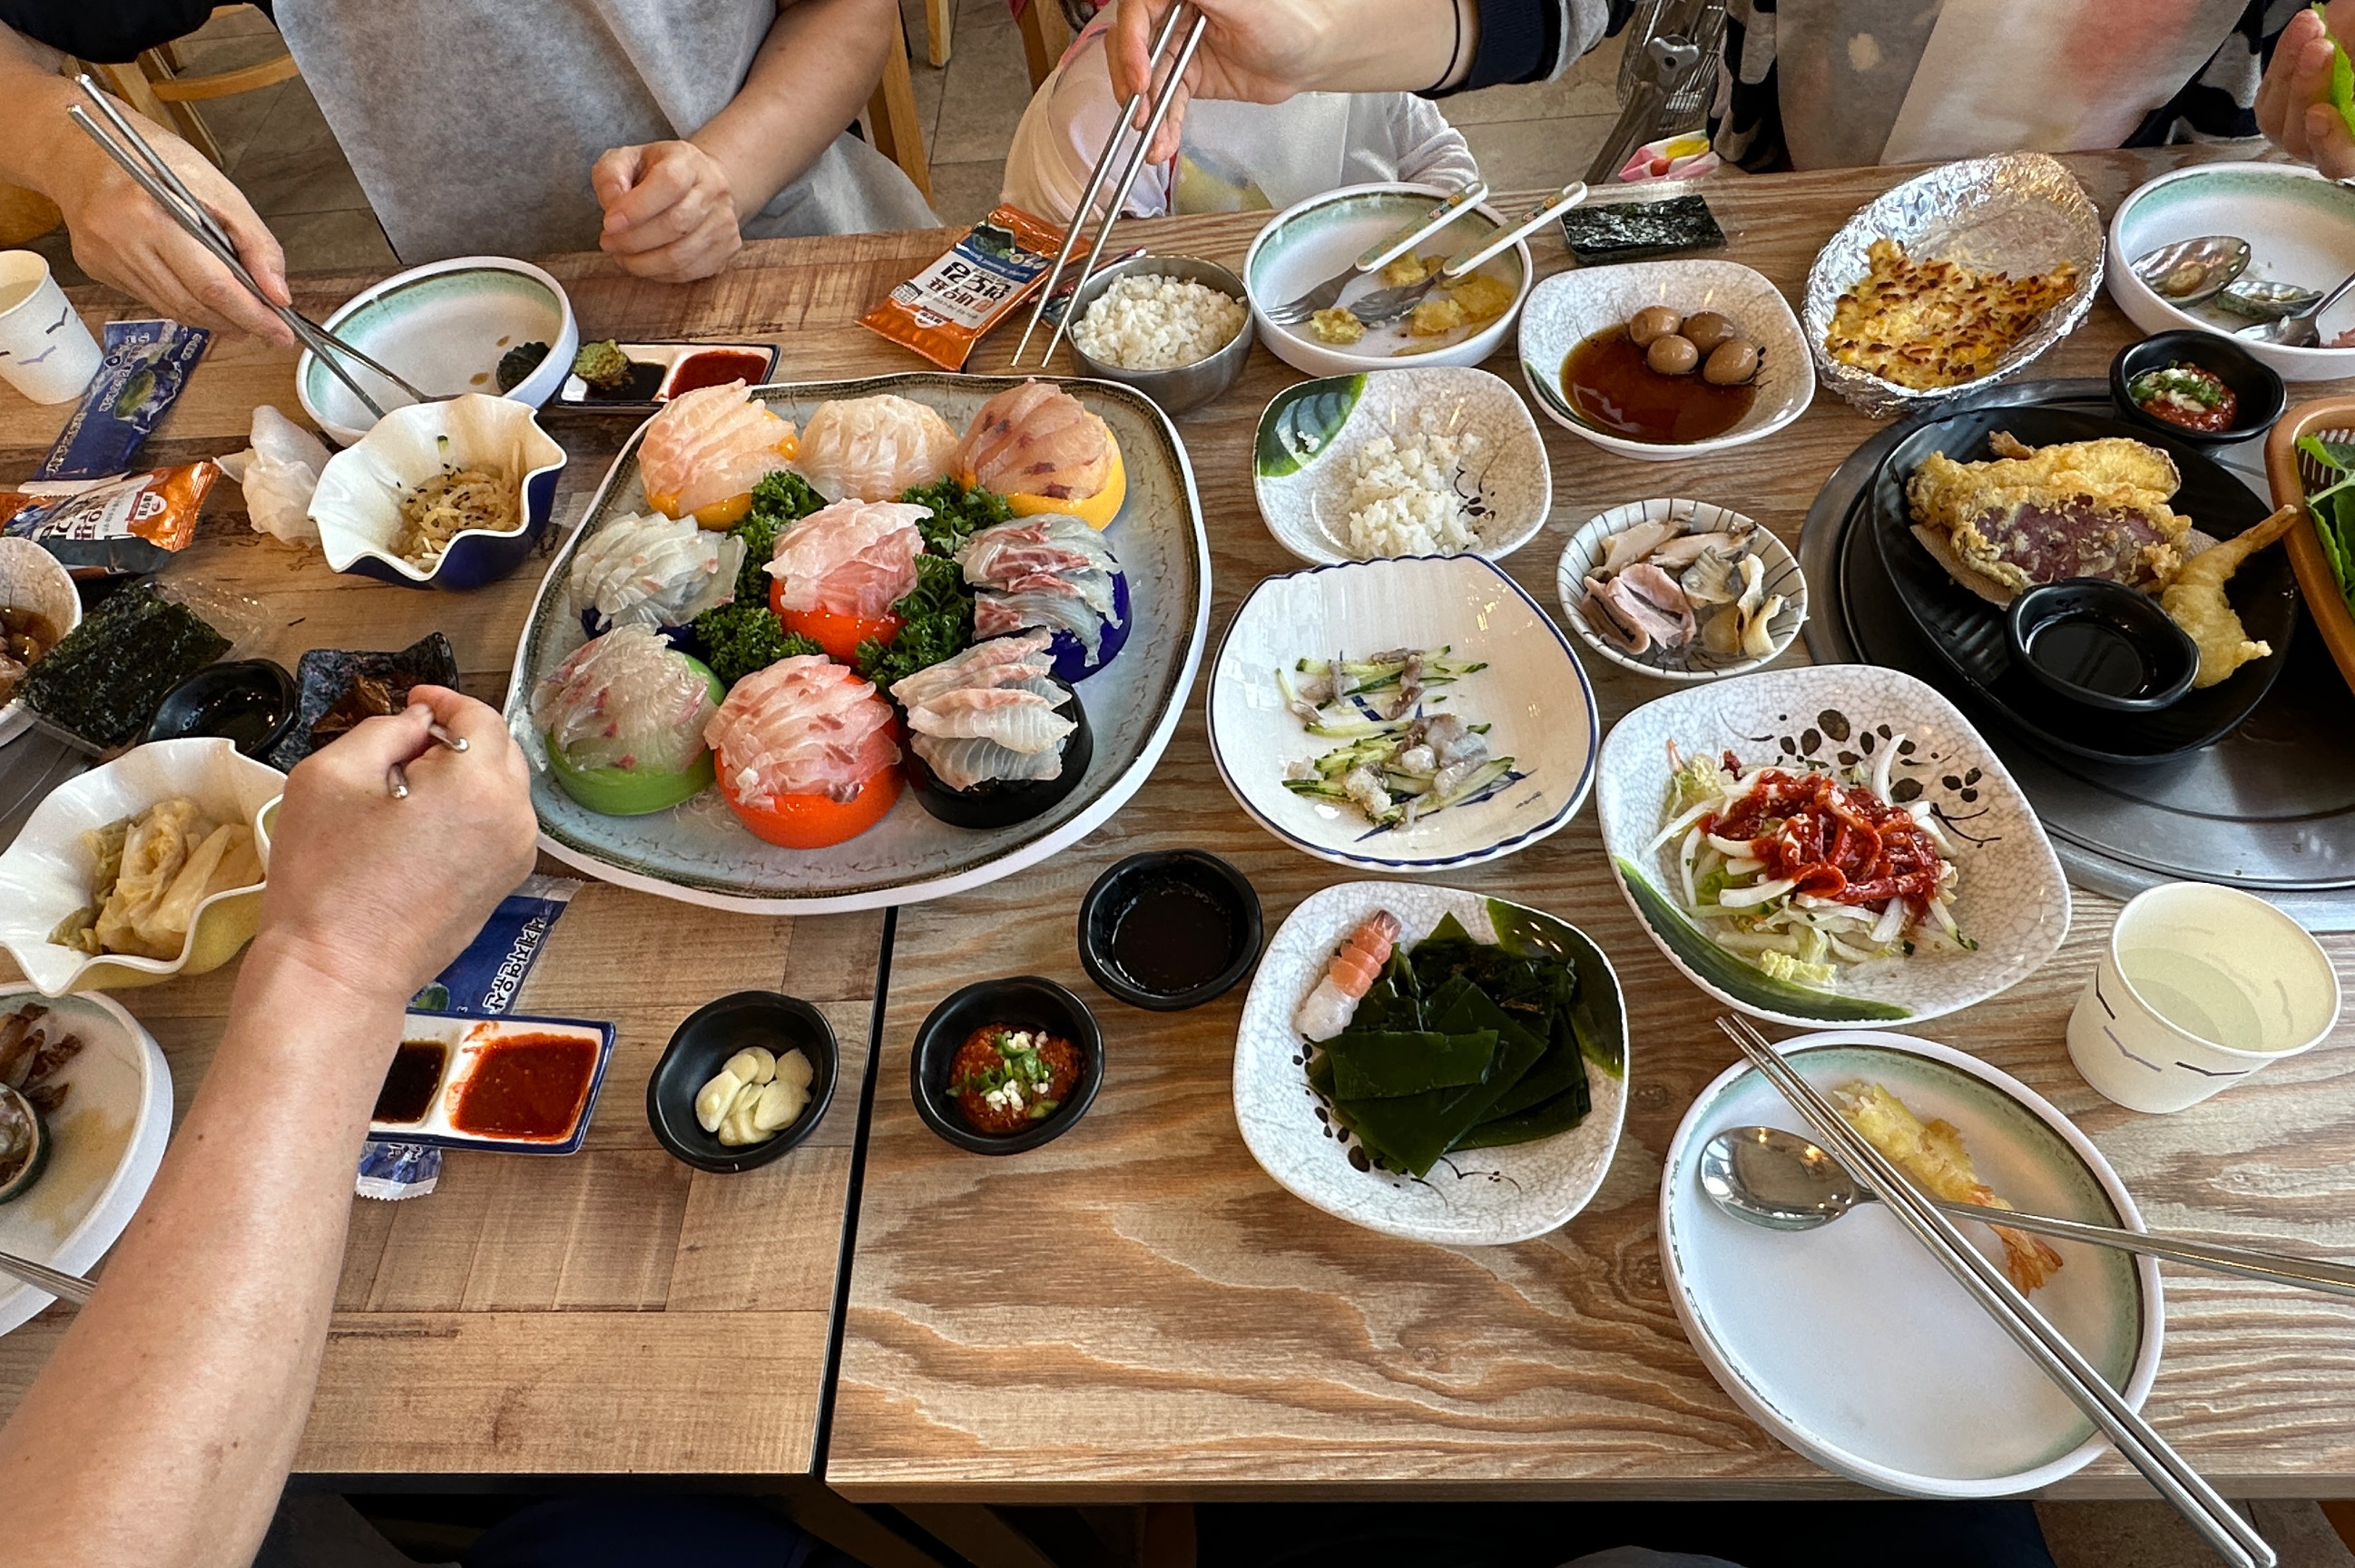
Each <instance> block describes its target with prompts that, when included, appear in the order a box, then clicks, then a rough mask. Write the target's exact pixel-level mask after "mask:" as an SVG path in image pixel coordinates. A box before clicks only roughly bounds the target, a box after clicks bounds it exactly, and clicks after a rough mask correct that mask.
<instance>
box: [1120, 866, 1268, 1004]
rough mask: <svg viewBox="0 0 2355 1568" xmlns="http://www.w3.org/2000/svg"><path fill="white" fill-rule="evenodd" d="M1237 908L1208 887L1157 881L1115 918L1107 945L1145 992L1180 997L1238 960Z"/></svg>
mask: <svg viewBox="0 0 2355 1568" xmlns="http://www.w3.org/2000/svg"><path fill="white" fill-rule="evenodd" d="M1235 925H1236V922H1235V912H1234V911H1233V910H1232V909H1231V908H1230V907H1228V905H1227V904H1226V903H1225V901H1222V900H1220V899H1219V898H1218V897H1216V896H1215V895H1213V894H1212V893H1211V892H1210V891H1209V889H1207V888H1204V887H1201V886H1199V885H1198V884H1196V883H1194V882H1191V881H1182V880H1178V879H1177V878H1175V877H1164V878H1160V879H1157V880H1154V881H1152V882H1150V883H1148V884H1146V887H1145V889H1144V890H1143V891H1140V892H1139V893H1138V894H1137V895H1136V897H1135V899H1133V900H1131V901H1129V903H1128V906H1127V907H1126V908H1124V909H1123V910H1122V911H1121V912H1119V913H1118V914H1116V915H1114V917H1113V926H1112V940H1111V941H1110V942H1109V943H1107V944H1105V945H1106V949H1107V951H1108V952H1109V953H1110V955H1111V957H1112V964H1113V967H1114V969H1116V970H1118V971H1119V972H1120V976H1121V978H1123V979H1124V980H1126V981H1127V982H1128V983H1129V984H1130V985H1132V986H1135V987H1136V988H1137V989H1138V990H1140V991H1152V992H1155V993H1156V994H1158V995H1161V996H1165V997H1174V996H1177V995H1179V994H1181V993H1183V992H1186V991H1190V990H1192V989H1194V987H1197V986H1205V985H1208V984H1209V983H1210V982H1211V981H1212V980H1215V979H1217V978H1218V977H1219V976H1220V973H1221V972H1222V971H1224V970H1225V968H1226V967H1227V965H1229V964H1231V963H1232V962H1233V961H1234V956H1235V946H1236V940H1237V938H1236V930H1235Z"/></svg>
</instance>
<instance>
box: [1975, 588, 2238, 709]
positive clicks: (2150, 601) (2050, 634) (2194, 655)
mask: <svg viewBox="0 0 2355 1568" xmlns="http://www.w3.org/2000/svg"><path fill="white" fill-rule="evenodd" d="M2003 630H2004V642H2005V644H2006V645H2007V646H2008V647H2009V650H2010V653H2011V656H2012V659H2013V660H2014V662H2016V663H2017V664H2018V665H2019V667H2021V668H2022V669H2024V670H2026V671H2027V672H2028V673H2029V674H2030V676H2032V677H2035V678H2036V679H2037V680H2038V681H2040V682H2041V683H2042V684H2043V685H2044V686H2046V687H2049V688H2051V689H2052V690H2054V691H2057V692H2059V693H2060V694H2061V695H2062V696H2063V697H2066V698H2069V699H2073V700H2074V701H2077V702H2083V703H2090V704H2091V705H2093V706H2094V707H2095V708H2105V709H2110V710H2111V711H2112V712H2115V713H2155V712H2157V711H2158V709H2162V708H2165V707H2166V706H2168V705H2169V703H2171V702H2174V701H2176V700H2177V699H2179V698H2181V697H2182V695H2183V694H2184V693H2185V692H2187V691H2189V690H2190V689H2191V678H2192V677H2194V676H2196V675H2198V674H2199V673H2200V645H2198V644H2197V643H2195V642H2193V641H2192V640H2191V636H2190V633H2188V632H2186V631H2185V630H2184V629H2183V628H2182V627H2180V626H2179V625H2177V624H2175V623H2174V622H2173V621H2172V620H2169V618H2168V613H2167V612H2166V611H2165V610H2163V609H2161V608H2159V603H2158V600H2156V599H2154V598H2152V597H2151V596H2150V595H2149V594H2147V593H2144V592H2138V591H2137V590H2135V589H2132V588H2128V587H2127V586H2126V584H2124V583H2122V582H2112V581H2109V580H2107V579H2106V578H2100V577H2071V578H2066V579H2064V580H2062V581H2059V582H2048V583H2045V584H2043V585H2042V586H2041V587H2037V588H2031V589H2030V590H2029V591H2028V592H2025V593H2023V594H2021V595H2020V596H2019V598H2017V599H2015V600H2013V601H2012V602H2011V609H2010V612H2009V613H2008V614H2007V615H2006V616H2005V617H2004V628H2003Z"/></svg>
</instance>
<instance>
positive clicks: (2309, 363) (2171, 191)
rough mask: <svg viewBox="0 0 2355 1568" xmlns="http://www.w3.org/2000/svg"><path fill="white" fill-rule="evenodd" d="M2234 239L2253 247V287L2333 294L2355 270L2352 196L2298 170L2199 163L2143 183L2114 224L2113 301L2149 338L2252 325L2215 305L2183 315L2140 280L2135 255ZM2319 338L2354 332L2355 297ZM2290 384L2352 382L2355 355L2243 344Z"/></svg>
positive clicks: (2247, 276)
mask: <svg viewBox="0 0 2355 1568" xmlns="http://www.w3.org/2000/svg"><path fill="white" fill-rule="evenodd" d="M2209 234H2237V235H2243V236H2245V237H2246V238H2247V239H2248V241H2249V244H2250V246H2251V254H2250V258H2249V269H2248V271H2247V272H2243V274H2242V277H2243V279H2244V280H2246V281H2249V282H2259V283H2294V284H2298V285H2302V286H2304V287H2306V288H2310V289H2327V288H2329V287H2330V286H2331V285H2332V284H2334V283H2337V282H2339V279H2341V278H2343V277H2345V276H2347V274H2348V273H2350V272H2355V189H2350V188H2348V187H2345V186H2343V185H2340V184H2339V182H2337V181H2335V180H2328V179H2325V178H2323V177H2322V176H2321V175H2320V174H2319V173H2318V172H2317V171H2315V170H2313V169H2310V168H2306V167H2303V166H2301V165H2296V164H2194V165H2191V166H2190V168H2182V169H2176V170H2173V171H2171V172H2169V173H2168V174H2163V175H2161V176H2158V178H2157V179H2155V180H2151V181H2150V182H2148V183H2147V184H2145V185H2142V186H2138V187H2136V188H2135V189H2134V190H2132V191H2129V192H2128V193H2127V194H2126V199H2125V200H2124V201H2122V202H2120V203H2118V209H2117V212H2116V213H2115V216H2113V217H2112V218H2111V219H2110V251H2111V253H2112V254H2113V255H2115V257H2116V258H2117V261H2118V264H2117V265H2116V266H2115V267H2112V268H2111V269H2110V273H2109V286H2110V297H2111V298H2112V299H2114V300H2115V301H2117V302H2118V308H2119V309H2120V310H2122V311H2125V312H2126V315H2127V316H2128V317H2129V318H2130V319H2132V321H2133V322H2134V324H2135V325H2137V326H2139V327H2141V328H2142V329H2143V330H2144V331H2145V332H2167V331H2169V330H2171V329H2173V328H2176V327H2196V328H2198V329H2199V330H2200V331H2202V332H2215V333H2230V332H2233V331H2235V330H2236V329H2238V328H2240V327H2243V326H2247V325H2251V324H2250V323H2249V322H2248V321H2247V320H2245V319H2243V318H2241V317H2238V316H2234V315H2231V314H2230V313H2229V312H2227V311H2225V310H2223V309H2222V307H2221V306H2219V305H2217V304H2216V303H2215V302H2214V301H2212V300H2211V301H2210V302H2209V303H2208V304H2203V305H2200V306H2197V307H2195V308H2194V309H2192V310H2184V309H2182V308H2180V307H2179V306H2177V305H2176V304H2172V303H2171V302H2169V301H2168V300H2165V299H2162V298H2160V297H2159V295H2158V291H2157V290H2155V289H2153V288H2152V287H2151V286H2150V285H2149V284H2148V283H2145V282H2143V281H2142V280H2141V279H2140V278H2138V277H2137V276H2136V275H2135V271H2134V267H2133V265H2132V263H2133V261H2134V260H2135V258H2137V256H2146V255H2148V254H2149V253H2150V252H2151V251H2156V250H2158V248H2159V247H2160V246H2162V245H2172V244H2174V243H2175V242H2176V241H2177V240H2197V239H2200V237H2202V236H2203V235H2209ZM2320 328H2321V332H2322V341H2323V342H2324V343H2326V344H2327V343H2328V342H2329V341H2330V340H2331V339H2332V338H2333V337H2336V336H2338V335H2339V334H2340V333H2342V332H2345V331H2347V330H2349V329H2350V328H2355V300H2343V301H2341V302H2340V303H2339V306H2338V308H2337V309H2335V310H2333V311H2332V312H2330V314H2328V315H2326V316H2324V317H2323V318H2322V321H2321V323H2320ZM2235 341H2237V342H2238V343H2239V344H2240V346H2241V347H2243V348H2245V349H2247V350H2248V351H2249V352H2250V353H2251V354H2253V355H2254V356H2256V357H2257V358H2258V359H2260V360H2262V361H2264V363H2265V364H2267V365H2270V366H2271V367H2273V368H2274V369H2275V371H2276V372H2277V373H2278V374H2279V375H2280V377H2281V379H2283V380H2285V381H2328V380H2336V379H2339V378H2341V377H2345V376H2355V348H2328V347H2325V348H2289V347H2284V346H2283V345H2281V344H2278V343H2257V342H2254V341H2252V340H2251V339H2248V338H2245V337H2243V338H2237V339H2236V340H2235Z"/></svg>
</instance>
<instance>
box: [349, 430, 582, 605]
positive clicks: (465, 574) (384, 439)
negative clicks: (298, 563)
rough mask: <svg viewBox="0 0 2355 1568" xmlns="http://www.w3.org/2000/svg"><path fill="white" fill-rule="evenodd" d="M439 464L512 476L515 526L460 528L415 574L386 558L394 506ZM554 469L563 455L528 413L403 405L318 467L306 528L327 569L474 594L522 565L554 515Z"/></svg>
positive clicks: (390, 554)
mask: <svg viewBox="0 0 2355 1568" xmlns="http://www.w3.org/2000/svg"><path fill="white" fill-rule="evenodd" d="M445 466H447V467H453V468H469V467H482V468H492V469H496V470H499V471H502V472H504V473H507V474H512V475H515V481H516V489H517V496H518V512H519V514H520V520H519V521H518V522H517V525H516V526H515V527H514V528H508V529H506V530H504V531H493V530H491V529H489V528H466V529H463V530H461V531H460V532H459V533H458V534H457V535H456V537H454V538H453V539H451V541H450V544H449V548H447V549H444V550H443V551H442V557H441V559H440V560H437V561H435V562H434V563H433V570H432V571H421V570H419V569H418V568H417V567H414V566H411V565H410V563H409V562H408V561H406V560H402V559H401V558H400V556H399V555H398V554H396V553H394V550H393V542H394V541H395V540H396V539H399V538H400V499H401V497H402V496H404V495H406V494H407V493H409V492H410V491H412V490H414V489H416V488H417V486H418V485H421V484H423V483H424V482H425V481H426V480H428V479H431V478H432V477H433V476H434V475H436V474H439V473H440V472H441V471H442V468H444V467H445ZM563 466H564V449H563V448H562V447H560V446H559V445H557V444H556V443H555V441H554V440H553V439H551V438H550V437H549V433H548V432H546V431H544V430H542V429H540V428H539V421H538V418H537V417H536V416H535V415H534V414H533V413H532V411H531V409H530V408H529V407H528V406H527V405H525V404H523V403H519V402H517V401H515V400H512V399H508V398H489V397H484V396H482V395H480V394H477V393H469V394H468V395H466V396H465V397H463V398H453V399H451V400H449V401H447V402H440V403H417V404H412V405H411V406H410V407H408V408H402V409H395V410H393V411H391V412H390V413H389V414H387V415H385V416H384V418H383V419H382V420H380V421H378V422H377V425H376V428H374V429H373V430H371V431H369V432H368V434H367V435H366V436H364V437H362V438H361V439H360V441H359V442H358V443H357V444H355V445H353V446H350V447H348V448H346V450H344V451H342V452H339V453H336V454H335V455H334V456H333V457H330V458H329V459H327V466H326V467H325V468H324V469H322V470H321V471H320V473H319V487H318V488H317V489H316V490H314V491H313V492H312V495H311V520H312V521H313V522H314V523H315V524H317V525H318V528H319V548H320V549H322V550H324V551H325V553H326V557H327V564H328V565H329V566H331V567H333V568H335V569H336V571H351V572H357V573H358V574H359V575H361V576H363V577H373V578H375V579H377V580H378V581H380V582H389V583H392V584H394V585H395V586H397V587H403V588H425V587H432V588H450V589H469V588H480V587H482V586H483V585H484V584H485V583H487V582H494V581H497V580H498V579H500V578H502V577H505V576H506V575H507V573H509V572H511V571H515V570H516V568H517V567H519V566H521V565H522V564H523V563H524V561H525V560H527V559H528V558H529V556H530V555H531V552H532V549H533V546H534V545H535V544H536V543H537V542H538V539H539V535H540V533H541V531H542V530H543V529H545V528H547V527H548V519H549V515H550V513H551V512H553V511H554V509H555V506H556V475H557V473H558V471H559V469H561V468H562V467H563Z"/></svg>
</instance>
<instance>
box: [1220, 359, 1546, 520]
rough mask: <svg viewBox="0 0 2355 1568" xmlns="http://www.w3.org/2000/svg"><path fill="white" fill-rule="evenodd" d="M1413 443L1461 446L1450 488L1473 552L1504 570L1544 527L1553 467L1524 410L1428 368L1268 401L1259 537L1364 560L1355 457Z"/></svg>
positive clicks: (1255, 458) (1471, 371) (1262, 428)
mask: <svg viewBox="0 0 2355 1568" xmlns="http://www.w3.org/2000/svg"><path fill="white" fill-rule="evenodd" d="M1416 434H1428V435H1432V436H1434V437H1439V438H1441V439H1444V440H1449V441H1453V442H1455V443H1458V451H1457V454H1456V462H1455V474H1454V475H1453V483H1454V485H1455V494H1456V496H1458V497H1459V498H1460V499H1461V501H1462V503H1463V509H1464V513H1465V528H1466V530H1467V531H1468V532H1470V533H1471V535H1472V536H1473V539H1474V541H1475V542H1474V544H1473V545H1472V546H1471V549H1470V551H1469V553H1471V554H1474V555H1484V556H1487V558H1488V559H1489V560H1503V559H1504V558H1505V557H1507V556H1508V555H1510V554H1512V553H1513V551H1515V550H1517V549H1520V548H1521V546H1523V545H1525V544H1527V543H1529V540H1531V539H1535V538H1536V537H1537V532H1538V530H1539V529H1540V528H1543V527H1545V520H1546V513H1547V512H1548V511H1549V510H1550V508H1551V507H1552V505H1553V468H1552V465H1551V464H1550V463H1549V462H1548V461H1547V459H1546V450H1545V443H1544V442H1543V441H1541V440H1540V439H1539V437H1538V423H1537V421H1536V420H1534V419H1532V418H1530V417H1529V405H1528V404H1527V403H1524V402H1523V401H1521V399H1520V396H1519V394H1518V393H1517V392H1515V391H1514V390H1513V389H1512V388H1511V386H1509V385H1508V383H1506V382H1505V381H1504V380H1503V379H1500V378H1498V377H1496V376H1492V375H1490V374H1489V373H1488V372H1487V371H1486V370H1481V369H1476V368H1466V367H1456V366H1431V367H1423V368H1415V369H1412V370H1369V371H1368V372H1366V373H1365V374H1363V375H1358V376H1328V377H1326V378H1325V379H1322V380H1316V381H1301V382H1296V383H1295V384H1294V385H1292V386H1289V387H1286V388H1285V389H1284V390H1283V391H1281V392H1278V393H1277V394H1276V395H1275V396H1274V397H1273V399H1271V400H1269V402H1268V405H1267V409H1266V411H1264V412H1263V413H1262V414H1261V415H1260V418H1259V440H1258V442H1257V443H1256V444H1255V445H1254V446H1253V447H1252V495H1253V496H1255V497H1256V498H1257V499H1258V501H1259V515H1260V517H1261V519H1262V520H1263V521H1264V522H1265V523H1266V524H1267V531H1268V532H1269V533H1270V534H1271V535H1273V536H1274V539H1275V542H1276V543H1278V544H1280V545H1282V546H1283V547H1284V549H1288V550H1290V551H1291V552H1292V553H1293V554H1295V555H1296V556H1298V557H1299V558H1300V559H1301V560H1305V561H1313V562H1317V563H1326V562H1333V561H1343V560H1367V559H1369V552H1368V551H1365V550H1361V549H1356V548H1355V547H1354V546H1353V545H1352V544H1351V543H1350V539H1349V499H1350V492H1351V490H1352V489H1353V488H1354V486H1355V483H1356V475H1355V464H1356V462H1357V458H1358V454H1359V453H1361V452H1363V451H1365V450H1366V447H1367V446H1368V444H1369V443H1371V442H1373V441H1374V440H1375V439H1376V438H1378V437H1384V436H1387V437H1389V438H1391V440H1393V441H1399V440H1403V439H1407V438H1410V437H1412V436H1413V435H1416ZM1466 438H1469V439H1466Z"/></svg>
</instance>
